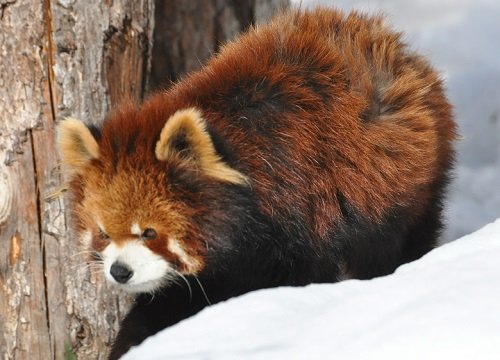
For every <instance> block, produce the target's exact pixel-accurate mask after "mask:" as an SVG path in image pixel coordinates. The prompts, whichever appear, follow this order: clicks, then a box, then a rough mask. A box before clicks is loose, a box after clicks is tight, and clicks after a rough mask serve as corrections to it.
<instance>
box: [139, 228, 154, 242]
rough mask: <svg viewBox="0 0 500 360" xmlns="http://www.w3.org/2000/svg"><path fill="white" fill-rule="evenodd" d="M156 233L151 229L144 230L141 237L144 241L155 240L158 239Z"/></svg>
mask: <svg viewBox="0 0 500 360" xmlns="http://www.w3.org/2000/svg"><path fill="white" fill-rule="evenodd" d="M156 235H157V234H156V231H155V230H154V229H151V228H147V229H146V230H144V232H143V233H142V235H141V237H142V238H143V239H144V240H153V239H155V238H156Z"/></svg>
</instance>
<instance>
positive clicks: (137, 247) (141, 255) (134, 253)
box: [102, 240, 175, 293]
mask: <svg viewBox="0 0 500 360" xmlns="http://www.w3.org/2000/svg"><path fill="white" fill-rule="evenodd" d="M102 256H103V260H104V274H105V276H106V278H107V279H108V280H109V281H110V282H111V283H113V284H117V285H119V286H120V288H122V289H124V290H126V291H128V292H133V293H139V292H151V291H154V290H156V289H158V288H159V287H160V286H162V285H163V284H165V282H167V281H168V280H169V279H172V278H174V277H175V273H174V271H173V269H172V267H171V266H170V264H169V263H168V262H167V261H166V260H165V259H163V258H162V257H161V256H159V255H156V254H155V253H153V252H152V251H151V250H149V249H148V248H147V247H146V246H145V245H144V244H143V243H142V242H140V241H138V240H131V241H127V242H126V243H125V244H124V245H123V246H120V247H119V246H117V245H116V244H114V243H113V242H112V243H111V244H109V245H108V246H107V247H106V249H104V251H103V252H102ZM116 261H119V262H120V263H122V264H123V265H126V266H127V267H128V268H129V269H130V270H132V271H133V272H134V274H133V275H132V277H131V278H130V279H129V280H128V281H127V282H126V283H125V284H120V283H118V282H116V280H115V279H114V278H113V276H112V275H111V272H110V271H111V266H112V265H113V263H114V262H116Z"/></svg>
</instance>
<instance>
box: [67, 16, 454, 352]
mask: <svg viewBox="0 0 500 360" xmlns="http://www.w3.org/2000/svg"><path fill="white" fill-rule="evenodd" d="M186 109H187V113H188V114H190V115H186V113H185V112H184V113H181V115H182V116H185V115H186V116H187V117H188V119H187V120H185V121H186V123H185V124H184V122H183V121H184V120H182V119H180V120H178V121H180V123H179V124H180V125H179V126H177V125H176V126H173V125H171V126H169V125H168V124H169V122H173V121H176V120H172V119H175V116H177V117H179V116H181V115H179V113H178V111H179V110H181V111H183V110H186ZM176 114H177V115H176ZM167 120H168V121H167ZM167 126H169V128H167ZM170 128H172V129H173V130H169V129H170ZM179 129H181V130H179ZM162 131H163V133H162ZM91 132H92V134H93V137H94V139H95V141H96V143H97V144H98V154H97V155H96V154H95V149H94V147H93V146H90V148H91V149H92V151H90V152H89V151H87V153H88V154H87V155H89V154H90V155H89V156H90V158H91V160H89V161H86V160H85V159H87V160H88V157H89V156H88V157H87V158H84V159H83V160H82V161H83V163H84V164H83V165H82V166H76V169H73V167H74V166H73V165H72V163H71V159H70V160H69V161H66V163H67V166H68V168H69V170H68V171H69V173H70V174H71V182H70V187H71V190H72V193H73V196H74V207H73V212H74V214H75V218H76V225H77V228H79V229H80V231H84V230H89V229H90V230H89V231H91V232H92V240H91V246H92V248H93V249H94V250H95V251H97V252H99V251H102V250H103V249H104V248H105V247H106V246H107V244H108V243H109V241H110V240H109V239H107V238H103V237H102V236H99V234H98V228H97V225H96V223H95V218H94V217H93V216H94V215H95V214H98V216H99V219H100V221H102V222H103V223H105V224H106V230H107V232H108V233H109V234H111V235H113V236H112V240H113V241H115V242H116V243H120V242H121V243H123V242H126V241H128V240H127V239H128V237H127V234H128V232H127V231H128V230H127V229H130V223H132V222H133V221H134V219H148V221H149V224H153V225H154V227H155V229H156V231H157V232H158V235H159V236H158V239H155V240H154V241H151V242H148V243H147V244H146V245H147V246H148V248H149V249H151V250H152V251H153V252H155V253H156V254H160V255H161V256H163V258H165V259H166V260H167V261H168V262H169V263H170V264H173V266H175V267H176V269H177V271H179V272H180V273H182V274H183V275H184V276H185V279H186V281H187V282H189V284H190V287H191V290H189V289H188V287H187V286H186V285H185V286H182V283H181V285H176V284H174V283H169V284H166V285H165V287H164V288H162V289H161V291H159V292H158V293H157V294H156V295H155V296H154V297H152V296H151V295H150V294H141V295H138V297H137V301H136V304H135V305H134V306H133V308H132V310H131V311H130V313H129V314H128V315H127V316H126V318H125V319H124V321H123V324H122V327H121V330H120V333H119V335H118V338H117V339H116V342H115V345H114V348H113V351H112V354H111V358H112V359H115V358H117V357H118V356H119V355H121V354H122V353H124V352H125V351H126V350H127V349H128V348H129V347H130V346H132V345H135V344H137V343H140V342H141V341H142V340H143V339H144V338H146V337H147V336H149V335H151V334H154V333H155V332H157V331H159V330H161V329H162V328H164V327H167V326H169V325H172V324H174V323H176V322H178V321H180V320H181V319H183V318H186V317H188V316H190V315H193V314H194V313H196V312H197V311H199V310H200V309H202V308H203V307H205V306H206V305H207V304H208V301H211V302H212V303H214V302H218V301H221V300H224V299H227V298H229V297H231V296H235V295H238V294H242V293H245V292H248V291H251V290H254V289H259V288H267V287H274V286H279V285H305V284H308V283H312V282H316V283H318V282H335V281H338V280H340V279H344V278H361V279H367V278H371V277H375V276H379V275H385V274H389V273H391V272H392V271H394V269H395V268H396V267H397V266H398V265H400V264H402V263H404V262H407V261H411V260H414V259H417V258H419V257H420V256H421V255H423V254H424V253H426V252H427V251H429V250H430V249H431V248H432V247H433V246H435V244H436V238H437V236H438V233H439V230H440V228H441V220H440V212H441V207H442V198H443V190H444V186H445V185H446V183H447V180H448V170H449V169H450V167H451V163H452V159H453V150H452V145H451V143H452V140H453V139H454V138H455V125H454V122H453V120H452V114H451V109H450V105H449V104H448V102H447V100H446V98H445V95H444V93H443V86H442V83H441V81H440V79H439V77H438V75H437V74H436V73H435V71H434V70H433V69H432V68H431V67H430V66H429V64H428V63H427V61H425V60H424V59H423V58H421V57H419V56H417V55H416V54H414V53H413V52H411V51H410V50H408V48H407V47H406V46H405V45H404V44H403V43H402V42H401V40H400V35H399V34H397V33H394V32H392V31H391V30H389V29H388V28H386V27H385V26H384V25H383V22H382V20H381V19H380V18H378V17H366V16H363V15H360V14H357V13H351V14H349V15H345V14H343V13H341V12H339V11H334V10H327V9H317V10H314V11H292V12H288V13H285V14H282V15H281V16H278V17H277V18H275V19H274V20H273V21H271V22H270V24H268V25H265V26H262V27H257V28H254V29H250V30H249V31H248V32H247V33H246V34H244V35H242V36H240V37H239V38H238V39H237V40H235V41H234V42H232V43H229V44H227V45H225V46H224V47H223V48H222V50H221V51H220V53H219V54H218V55H216V56H214V57H213V59H211V60H210V61H209V62H208V64H206V66H204V67H203V68H202V69H201V70H200V71H197V72H195V73H193V74H191V75H189V76H187V77H185V78H184V79H183V80H182V81H180V82H179V83H178V84H176V85H174V86H173V87H172V88H171V89H169V90H168V91H166V92H164V93H160V94H157V95H154V96H153V97H151V98H150V99H149V100H147V101H146V102H145V103H143V104H142V105H140V106H135V105H131V106H128V107H126V106H123V107H121V108H119V109H118V110H117V111H116V112H114V113H113V114H111V115H110V116H109V117H108V119H107V120H106V121H105V122H104V124H103V125H102V128H100V129H92V131H91ZM160 134H162V136H161V138H160ZM83 137H85V136H83ZM207 139H208V140H207ZM207 144H208V145H207ZM78 146H79V145H74V149H73V150H70V151H69V152H70V153H71V151H75V152H76V154H77V155H76V156H77V157H78V156H79V155H78V154H79V152H80V153H81V152H82V151H83V153H85V145H84V146H83V148H84V149H83V150H82V149H80V148H79V147H78ZM92 154H93V155H92ZM84 155H85V154H84ZM63 158H64V154H63ZM66 158H71V154H70V155H67V156H66ZM63 160H64V159H63ZM173 237H174V238H175V239H177V241H180V243H181V245H182V248H183V249H184V252H185V253H175V252H171V251H168V249H167V247H166V245H165V244H166V243H167V242H168V241H170V240H169V239H171V238H173ZM200 284H201V286H202V287H201V286H200Z"/></svg>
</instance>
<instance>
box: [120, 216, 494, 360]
mask: <svg viewBox="0 0 500 360" xmlns="http://www.w3.org/2000/svg"><path fill="white" fill-rule="evenodd" d="M165 310H166V311H168V309H165ZM122 359H125V360H133V359H134V360H135V359H137V360H139V359H141V360H153V359H206V360H209V359H217V360H219V359H221V360H224V359H252V360H253V359H256V360H263V359H370V360H374V359H384V360H387V359H405V360H406V359H419V360H420V359H426V360H429V359H436V360H437V359H439V360H442V359H455V360H456V359H459V360H460V359H464V360H465V359H467V360H469V359H500V219H498V220H497V221H496V222H494V223H492V224H489V225H487V226H486V227H484V228H482V229H481V230H479V231H477V232H475V233H473V234H471V235H468V236H465V237H463V238H461V239H459V240H457V241H454V242H451V243H448V244H445V245H443V246H441V247H439V248H437V249H435V250H433V251H431V252H430V253H428V254H427V255H425V256H424V257H423V258H421V259H420V260H417V261H415V262H412V263H409V264H405V265H403V266H401V267H400V268H398V269H397V271H396V272H395V273H394V274H392V275H389V276H385V277H380V278H376V279H372V280H365V281H360V280H347V281H344V282H340V283H336V284H313V285H309V286H306V287H301V288H291V287H282V288H276V289H268V290H260V291H256V292H253V293H249V294H246V295H243V296H241V297H238V298H234V299H230V300H228V301H226V302H223V303H219V304H216V305H213V306H211V307H209V308H206V309H204V310H203V311H201V312H200V313H199V314H197V315H195V316H193V317H191V318H189V319H186V320H184V321H182V322H180V323H179V324H177V325H175V326H173V327H170V328H168V329H165V330H163V331H161V332H160V333H158V334H157V335H155V336H152V337H150V338H148V339H147V340H146V341H145V342H144V343H143V344H141V345H140V346H138V347H136V348H133V349H132V350H131V351H129V353H128V354H126V355H125V356H124V357H123V358H122Z"/></svg>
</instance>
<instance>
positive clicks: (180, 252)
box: [168, 239, 200, 272]
mask: <svg viewBox="0 0 500 360" xmlns="http://www.w3.org/2000/svg"><path fill="white" fill-rule="evenodd" d="M168 250H169V251H170V252H171V253H173V254H175V255H177V257H178V258H179V260H180V261H181V262H182V263H183V264H184V265H186V267H187V269H188V271H189V272H196V270H197V269H198V268H199V265H200V264H199V262H198V261H197V260H196V259H193V258H192V257H191V256H189V254H188V253H187V252H186V250H184V248H183V247H182V246H181V244H180V243H179V241H178V240H177V239H169V241H168Z"/></svg>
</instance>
